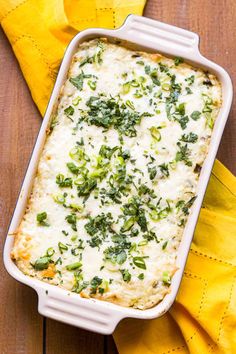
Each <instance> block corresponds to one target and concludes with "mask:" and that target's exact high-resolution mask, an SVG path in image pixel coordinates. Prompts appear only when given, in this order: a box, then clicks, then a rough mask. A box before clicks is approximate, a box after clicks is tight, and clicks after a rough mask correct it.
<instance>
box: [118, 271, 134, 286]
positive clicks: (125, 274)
mask: <svg viewBox="0 0 236 354" xmlns="http://www.w3.org/2000/svg"><path fill="white" fill-rule="evenodd" d="M120 272H121V275H122V278H123V280H124V281H125V282H127V283H128V282H129V281H130V280H131V274H130V272H129V271H128V269H121V270H120Z"/></svg>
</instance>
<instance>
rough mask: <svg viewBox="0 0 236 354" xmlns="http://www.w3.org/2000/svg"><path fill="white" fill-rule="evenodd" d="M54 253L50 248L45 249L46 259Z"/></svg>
mask: <svg viewBox="0 0 236 354" xmlns="http://www.w3.org/2000/svg"><path fill="white" fill-rule="evenodd" d="M54 253H55V250H54V249H53V248H52V247H50V248H48V249H47V252H46V255H47V256H48V257H52V256H53V255H54Z"/></svg>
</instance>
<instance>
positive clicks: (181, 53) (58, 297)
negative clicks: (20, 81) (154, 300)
mask: <svg viewBox="0 0 236 354" xmlns="http://www.w3.org/2000/svg"><path fill="white" fill-rule="evenodd" d="M95 37H107V38H109V40H110V41H113V42H114V41H117V40H119V41H121V43H122V44H124V45H126V44H127V43H129V47H130V48H135V49H139V50H145V51H148V52H160V53H163V54H165V55H167V56H174V57H176V56H178V57H182V58H184V59H186V60H187V61H188V62H190V63H192V64H193V65H195V66H197V67H201V68H204V69H206V70H209V71H210V72H212V73H213V74H215V75H216V76H217V77H218V79H219V80H220V82H221V85H222V95H223V97H222V98H223V104H222V107H221V110H220V113H219V115H218V117H217V120H216V122H215V126H214V129H213V133H212V138H211V143H210V146H209V152H208V155H207V157H206V159H205V162H204V165H203V167H202V170H201V174H200V178H199V183H198V191H197V199H196V201H195V203H194V206H193V208H192V211H191V214H190V216H189V219H188V222H187V225H186V227H185V230H184V234H183V237H182V241H181V243H180V247H179V250H178V256H177V261H176V265H177V267H178V270H177V272H176V273H175V275H174V276H173V279H172V284H171V287H170V293H169V294H168V295H166V296H165V298H164V299H163V300H162V301H161V302H160V303H159V304H157V305H156V306H155V307H153V308H150V309H147V310H143V311H141V310H136V309H132V308H125V307H121V306H118V305H115V304H112V303H108V302H103V301H100V300H95V299H83V298H80V296H78V294H73V293H69V292H68V291H66V290H64V289H60V288H58V287H56V286H54V285H50V284H48V283H44V282H42V281H39V280H37V279H33V278H30V277H29V276H26V275H24V274H23V273H22V272H21V271H20V270H19V269H18V268H17V266H16V265H15V263H14V262H13V261H12V260H11V257H10V252H11V249H12V246H13V242H14V237H13V235H14V232H15V231H16V229H17V228H18V225H19V223H20V221H21V218H22V216H23V215H24V211H25V208H26V204H27V200H28V197H29V195H30V193H31V188H32V183H33V179H34V176H35V174H36V171H37V165H38V160H39V157H40V154H41V151H42V149H43V146H44V142H45V138H46V130H47V128H48V126H49V124H50V117H51V114H52V111H53V109H54V107H55V106H56V104H57V99H58V95H59V93H60V89H61V87H62V85H63V83H64V81H65V79H66V76H67V71H68V68H69V66H70V63H71V59H72V56H73V54H74V53H75V51H76V49H77V47H78V45H79V44H80V43H81V42H83V41H86V40H88V39H92V38H95ZM198 43H199V38H198V35H197V34H195V33H192V32H189V31H186V30H183V29H180V28H177V27H174V26H170V25H167V24H164V23H161V22H158V21H154V20H151V19H148V18H145V17H140V16H134V15H130V16H128V17H127V19H126V21H125V23H124V24H123V26H122V27H120V28H119V29H116V30H106V29H88V30H85V31H83V32H80V33H79V34H77V35H76V36H75V37H74V39H73V40H72V41H71V43H70V45H69V46H68V48H67V51H66V53H65V56H64V59H63V61H62V64H61V68H60V70H59V73H58V77H57V80H56V83H55V86H54V89H53V92H52V95H51V98H50V101H49V104H48V107H47V111H46V113H45V117H44V120H43V123H42V126H41V129H40V131H39V135H38V138H37V141H36V144H35V147H34V150H33V154H32V157H31V160H30V163H29V166H28V169H27V173H26V175H25V179H24V182H23V185H22V188H21V192H20V195H19V198H18V201H17V204H16V208H15V211H14V214H13V217H12V221H11V224H10V227H9V232H8V236H7V239H6V243H5V248H4V263H5V267H6V269H7V271H8V272H9V274H10V275H11V276H12V277H14V278H15V279H16V280H18V281H20V282H22V283H24V284H26V285H29V286H30V287H32V288H34V289H35V290H36V292H37V293H38V297H39V303H38V310H39V312H40V313H41V314H42V315H44V316H47V317H50V318H53V319H56V320H58V321H62V322H65V323H68V324H70V325H74V326H78V327H81V328H84V329H87V330H91V331H95V332H98V333H102V334H110V333H112V332H113V331H114V329H115V328H116V326H117V324H118V323H119V321H120V320H122V319H123V318H126V317H132V318H139V319H151V318H156V317H159V316H161V315H162V314H164V313H165V312H166V311H168V309H169V308H170V306H171V305H172V303H173V302H174V300H175V297H176V294H177V291H178V289H179V286H180V282H181V278H182V275H183V271H184V266H185V263H186V259H187V256H188V252H189V248H190V244H191V241H192V237H193V234H194V229H195V226H196V223H197V219H198V215H199V212H200V208H201V204H202V200H203V197H204V193H205V190H206V187H207V183H208V180H209V177H210V174H211V170H212V166H213V163H214V160H215V156H216V153H217V149H218V146H219V143H220V139H221V136H222V133H223V130H224V126H225V123H226V120H227V117H228V113H229V110H230V106H231V102H232V94H233V90H232V83H231V80H230V77H229V75H228V74H227V72H226V71H225V70H224V69H223V68H221V67H220V66H218V65H217V64H215V63H213V62H211V61H209V60H208V59H206V58H205V57H203V56H202V55H201V54H200V52H199V49H198Z"/></svg>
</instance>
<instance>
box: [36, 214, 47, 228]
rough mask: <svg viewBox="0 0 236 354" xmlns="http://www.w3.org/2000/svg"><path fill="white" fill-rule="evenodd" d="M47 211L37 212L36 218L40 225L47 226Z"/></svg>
mask: <svg viewBox="0 0 236 354" xmlns="http://www.w3.org/2000/svg"><path fill="white" fill-rule="evenodd" d="M47 217H48V216H47V213H46V211H43V212H42V213H39V214H37V216H36V220H37V222H38V224H39V225H41V226H49V223H48V222H47V221H46V220H47Z"/></svg>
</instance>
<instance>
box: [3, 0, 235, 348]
mask: <svg viewBox="0 0 236 354" xmlns="http://www.w3.org/2000/svg"><path fill="white" fill-rule="evenodd" d="M145 15H146V16H147V17H152V18H155V19H158V20H162V21H164V22H167V23H170V24H174V25H176V26H180V27H183V28H186V29H190V30H192V31H194V32H197V33H199V35H200V37H201V43H200V47H201V52H202V53H203V54H204V55H206V56H207V57H208V58H209V59H212V60H213V61H215V62H216V63H218V64H220V65H222V66H223V67H224V68H226V70H228V72H229V73H230V75H231V77H232V79H235V80H236V39H235V33H236V2H235V0H171V1H170V0H149V1H148V2H147V6H146V9H145ZM0 63H1V66H0V67H1V75H0V111H1V118H0V119H1V135H0V146H1V151H0V163H1V170H0V171H1V172H0V186H1V189H0V190H1V198H0V217H1V229H0V231H1V241H0V242H1V244H0V245H1V246H0V247H1V249H2V248H3V244H4V239H5V234H6V230H7V227H8V224H9V221H10V218H11V215H12V212H13V208H14V205H15V202H16V198H17V195H18V192H19V188H20V185H21V181H22V178H23V176H24V173H25V170H26V167H27V163H28V160H29V157H30V153H31V150H32V147H33V144H34V141H35V138H36V135H37V132H38V130H39V127H40V124H41V117H40V114H39V112H38V111H37V109H36V107H35V105H34V103H33V101H32V98H31V96H30V93H29V90H28V88H27V86H26V83H25V81H24V79H23V77H22V74H21V72H20V68H19V66H18V64H17V61H16V59H15V57H14V54H13V52H12V50H11V47H10V45H9V44H8V41H7V39H6V37H5V36H4V34H3V33H2V32H1V42H0ZM235 114H236V104H234V105H233V108H232V111H231V114H230V118H229V120H228V123H227V126H226V129H225V132H224V136H223V140H222V143H221V146H220V150H219V153H218V158H219V159H220V160H221V161H222V162H223V163H224V164H225V165H226V166H227V167H228V168H229V169H230V170H231V171H232V172H234V173H236V118H235ZM0 268H1V281H0V294H1V295H0V296H1V306H0V353H1V354H45V353H47V354H55V353H56V354H62V353H63V354H65V353H66V354H74V353H81V354H102V353H106V354H114V353H117V351H116V348H115V344H114V342H113V340H112V337H106V336H102V335H98V334H94V333H89V332H86V331H84V330H80V329H78V328H74V327H71V326H68V325H64V324H61V323H59V322H56V321H53V320H50V319H46V318H43V317H42V316H40V315H39V314H38V312H37V296H36V293H35V292H34V291H33V290H32V289H30V288H28V287H26V286H24V285H21V284H18V283H17V282H16V281H15V280H13V279H12V278H11V277H10V276H9V275H8V274H7V273H6V271H5V269H4V267H3V264H2V259H1V260H0Z"/></svg>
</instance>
